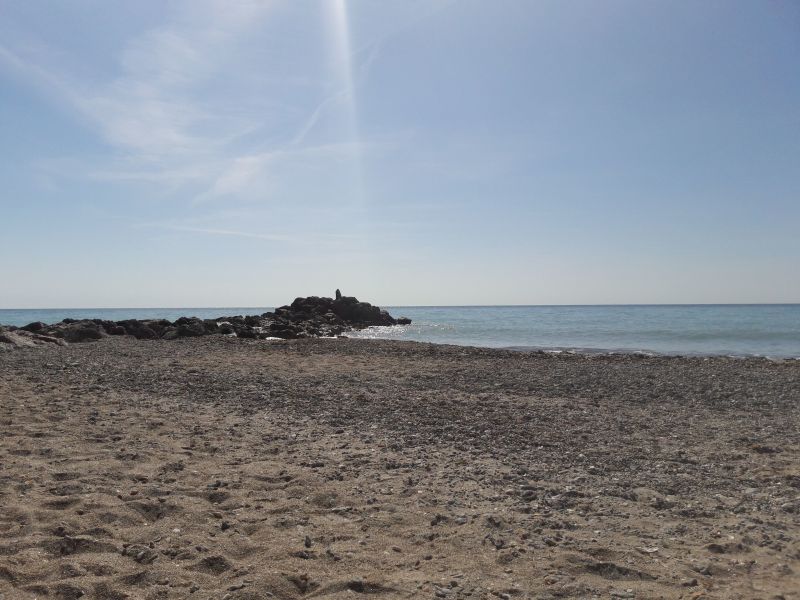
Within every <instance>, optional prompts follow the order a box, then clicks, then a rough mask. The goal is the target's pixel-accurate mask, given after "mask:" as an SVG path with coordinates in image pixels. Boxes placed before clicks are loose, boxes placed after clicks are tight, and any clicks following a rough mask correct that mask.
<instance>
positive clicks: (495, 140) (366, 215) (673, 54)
mask: <svg viewBox="0 0 800 600" xmlns="http://www.w3.org/2000/svg"><path fill="white" fill-rule="evenodd" d="M0 149H1V150H2V160H1V161H0V177H2V181H3V185H2V189H1V190H0V218H2V224H3V227H2V235H0V281H2V282H3V283H2V286H0V307H6V308H11V307H15V308H25V307H56V306H58V307H79V306H87V307H104V306H109V307H110V306H130V307H137V306H272V305H278V304H282V303H284V302H286V301H288V300H291V299H292V298H293V297H295V296H298V295H308V294H316V295H330V294H332V293H333V290H334V289H335V288H336V287H340V288H341V289H342V290H343V291H344V292H345V293H347V294H354V295H357V296H359V297H361V298H363V299H367V300H370V301H374V302H376V303H381V304H387V305H392V304H394V305H398V304H581V303H662V302H663V303H670V302H689V303H691V302H800V267H798V265H800V5H798V4H797V3H796V2H792V1H781V0H775V1H772V2H757V1H748V2H737V1H734V0H727V1H723V2H716V1H712V0H709V1H704V2H696V1H669V2H667V1H664V2H659V1H647V2H641V1H638V0H636V1H634V0H631V1H612V0H607V1H603V2H589V1H563V0H558V1H552V2H547V1H539V2H532V1H529V0H519V1H517V0H503V1H502V2H496V1H491V2H490V1H488V0H487V1H471V0H461V1H459V0H396V1H390V0H374V1H373V0H360V1H344V0H320V1H317V2H315V1H306V0H283V1H280V0H265V1H263V2H262V1H235V0H230V1H218V2H214V1H208V0H192V1H186V2H180V1H172V2H162V1H158V2H151V1H137V2H113V3H112V2H106V1H105V0H69V1H66V0H63V1H57V0H53V1H48V2H44V1H41V0H37V1H31V0H0Z"/></svg>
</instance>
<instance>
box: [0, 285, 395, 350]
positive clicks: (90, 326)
mask: <svg viewBox="0 0 800 600" xmlns="http://www.w3.org/2000/svg"><path fill="white" fill-rule="evenodd" d="M336 291H337V294H336V298H335V299H333V298H325V297H317V296H309V297H308V298H297V299H295V301H294V302H292V303H291V304H290V305H288V306H281V307H280V308H276V309H275V311H274V312H267V313H264V314H262V315H247V316H241V315H238V316H231V317H218V318H216V319H199V318H197V317H181V318H180V319H178V320H176V321H175V322H172V321H168V320H166V319H147V320H138V319H126V320H123V321H108V320H104V319H82V320H76V319H64V320H63V321H61V322H60V323H53V324H50V325H48V324H45V323H42V322H39V321H37V322H34V323H30V324H28V325H25V326H24V327H13V326H6V327H0V350H3V349H10V348H13V347H16V346H31V345H40V344H44V343H58V344H64V343H66V342H69V343H80V342H91V341H95V340H99V339H101V338H104V337H108V336H112V335H130V336H133V337H135V338H138V339H145V340H151V339H166V340H171V339H176V338H181V337H196V336H202V335H211V334H221V335H235V336H238V337H243V338H261V339H263V338H283V339H295V338H306V337H332V336H337V335H341V334H343V333H345V332H347V331H350V330H353V329H363V328H364V327H370V326H374V325H407V324H409V323H411V319H407V318H405V317H400V318H394V317H392V316H391V315H390V314H389V313H388V312H386V311H385V310H382V309H380V308H379V307H377V306H373V305H371V304H370V303H369V302H359V301H358V299H356V298H354V297H352V296H342V295H341V292H339V290H336Z"/></svg>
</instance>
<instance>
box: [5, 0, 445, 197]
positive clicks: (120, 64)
mask: <svg viewBox="0 0 800 600" xmlns="http://www.w3.org/2000/svg"><path fill="white" fill-rule="evenodd" d="M274 4H275V2H273V1H270V0H237V1H235V2H231V1H224V0H193V1H188V0H186V1H184V2H179V3H177V4H175V5H172V8H171V9H170V10H169V11H168V12H167V17H166V18H165V21H164V22H163V23H162V24H160V25H159V26H158V27H155V28H151V29H148V30H145V31H140V32H138V33H135V34H134V35H133V36H132V37H131V38H130V39H129V40H126V41H125V42H124V44H123V46H122V50H121V51H120V52H119V54H118V55H117V56H116V57H114V60H113V61H112V64H114V63H115V66H116V68H115V70H114V73H113V75H112V76H111V77H110V78H106V79H105V80H103V79H102V78H101V79H99V80H98V79H96V78H95V79H93V78H90V77H88V76H86V75H85V74H83V75H81V74H79V73H78V72H77V70H75V69H70V68H69V67H65V65H63V64H61V63H60V62H59V61H58V59H57V58H54V57H58V56H59V52H61V50H62V49H59V48H49V49H48V48H47V46H46V44H45V43H44V42H43V41H42V40H40V39H35V38H33V37H31V40H32V43H31V44H12V43H11V42H9V43H8V45H2V44H0V69H5V70H6V71H12V72H14V73H16V74H17V76H20V77H23V78H26V79H27V80H28V82H29V83H30V84H31V85H32V86H34V87H36V88H39V89H40V90H41V91H42V93H43V95H44V96H46V97H47V98H48V99H50V100H51V101H53V102H57V103H58V104H59V105H60V108H62V109H66V110H68V111H71V112H72V113H73V114H75V115H76V116H77V117H78V118H79V119H80V120H81V121H82V122H83V123H85V124H87V125H88V126H89V127H90V128H91V129H92V130H94V131H95V132H97V134H98V136H99V137H100V139H102V140H103V141H104V142H105V143H106V144H107V145H108V146H109V148H110V149H111V150H112V151H111V152H109V153H107V154H106V155H104V156H86V155H84V156H83V157H80V158H75V159H73V160H72V162H71V164H70V167H71V168H72V170H73V173H70V176H71V177H74V172H75V171H78V172H82V173H83V176H84V177H87V178H89V179H92V180H96V181H106V182H132V183H142V184H146V185H152V186H157V187H158V190H159V192H160V193H164V192H165V191H168V192H170V193H172V192H182V193H181V197H183V198H184V199H194V200H195V201H196V202H208V201H211V200H215V199H225V200H231V199H242V200H250V201H252V200H253V199H259V200H263V199H267V198H270V197H271V193H272V192H273V191H274V189H275V188H276V181H278V180H281V179H282V178H284V177H285V174H286V173H295V174H296V173H297V172H299V171H300V170H302V169H303V168H305V167H307V166H308V165H309V164H310V163H311V162H312V161H317V164H323V163H322V162H320V161H346V160H352V159H353V157H354V156H359V155H361V154H360V153H361V151H362V150H364V149H365V148H366V147H367V145H366V144H364V143H363V142H360V141H359V140H357V139H353V138H349V139H348V137H347V136H343V138H342V139H338V140H337V139H331V138H330V135H328V136H327V139H326V137H325V136H323V135H315V134H316V133H317V132H318V128H319V126H320V125H321V124H322V122H323V121H327V120H330V119H336V118H340V117H342V113H343V112H344V110H345V108H346V106H347V104H348V103H352V102H353V100H354V98H353V97H352V96H353V94H355V88H358V87H360V86H363V85H365V84H366V81H367V78H368V77H369V74H370V71H371V69H372V68H373V66H374V65H375V64H376V63H377V61H378V60H379V57H380V54H381V44H382V40H384V39H387V38H389V37H392V36H394V35H397V33H398V32H399V31H402V29H403V28H404V27H405V26H404V25H400V26H396V27H395V26H393V27H392V28H390V29H389V30H387V31H385V32H384V33H383V34H379V35H378V36H377V37H376V38H375V39H372V40H370V41H368V42H367V43H366V44H365V45H362V46H361V47H360V49H358V50H357V51H355V52H354V53H353V54H352V55H351V56H344V57H340V59H341V60H345V61H348V62H350V61H352V72H353V76H354V77H353V81H348V82H345V81H342V80H341V79H337V73H336V72H329V73H327V74H326V73H325V72H324V68H323V70H322V71H316V70H313V69H312V70H311V71H309V72H303V71H302V70H298V69H292V68H288V67H287V66H286V65H282V64H279V63H275V64H272V63H270V64H269V65H265V68H264V73H261V72H259V71H258V70H254V68H256V67H259V66H261V65H260V61H259V60H256V59H254V58H253V54H254V52H256V50H257V49H256V48H254V46H253V40H254V39H256V38H258V39H260V40H261V41H262V42H263V41H264V39H265V38H264V36H263V31H264V30H265V28H266V26H267V25H269V18H270V15H271V14H272V8H273V5H274ZM437 6H438V5H437ZM414 7H415V8H413V10H409V11H408V14H409V15H410V14H413V15H415V16H413V17H412V18H410V19H408V22H409V23H411V22H414V21H416V20H417V19H418V18H420V17H419V15H420V14H427V11H428V9H426V8H425V5H424V4H423V5H414ZM421 9H424V10H421ZM420 11H421V12H420ZM30 35H31V36H32V35H33V34H30ZM30 46H33V47H37V48H44V49H45V51H40V52H35V53H34V52H30V51H29V47H30ZM258 51H259V52H261V53H263V52H264V49H260V50H258ZM269 67H273V68H269ZM274 67H277V68H274ZM348 68H349V67H348ZM334 71H335V69H334ZM315 77H316V79H315ZM226 78H228V79H226ZM237 78H238V79H237ZM221 79H222V80H223V81H226V82H227V81H228V80H229V79H230V81H232V82H238V83H239V84H241V85H242V86H243V88H244V89H246V90H247V93H239V92H238V91H237V89H236V88H232V89H231V90H230V91H227V90H222V89H220V83H219V81H220V80H221ZM243 82H244V83H243ZM223 85H224V84H223ZM231 85H233V83H232V84H231ZM292 86H295V88H294V89H298V90H300V91H299V92H298V93H297V94H288V95H285V90H286V89H287V88H291V87H292ZM271 92H272V93H273V95H277V96H279V97H275V98H273V97H272V96H271V95H270V94H271ZM287 102H288V105H287ZM276 107H277V108H276ZM322 131H323V132H326V133H329V131H328V128H324V129H322ZM40 163H41V164H43V165H48V164H49V165H50V167H51V170H50V171H49V174H51V175H53V176H54V177H56V178H57V177H58V176H59V170H58V168H57V164H58V161H57V160H50V161H47V160H43V161H40ZM81 163H83V165H82V166H81ZM53 166H56V168H55V169H54V170H53V169H52V167H53Z"/></svg>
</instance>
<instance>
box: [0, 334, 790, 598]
mask: <svg viewBox="0 0 800 600" xmlns="http://www.w3.org/2000/svg"><path fill="white" fill-rule="evenodd" d="M798 424H800V361H786V362H771V361H767V360H761V359H746V360H742V359H727V358H712V359H704V358H675V357H672V358H666V357H636V356H613V355H612V356H607V355H603V356H575V355H557V356H556V355H547V354H540V353H520V352H510V351H500V350H483V349H469V348H459V347H452V346H432V345H427V344H416V343H410V342H387V341H371V340H344V339H339V340H299V341H292V342H286V341H281V342H270V341H258V340H243V339H235V338H228V337H223V336H210V337H204V338H196V339H181V340H175V341H144V340H143V341H138V340H134V339H130V338H112V339H105V340H102V341H100V342H96V343H87V344H73V345H70V346H65V347H61V346H49V345H48V346H44V347H39V348H19V349H16V350H14V351H11V352H6V353H0V433H1V434H2V436H0V484H1V485H0V507H2V510H0V598H3V600H10V599H16V598H21V599H23V598H57V599H72V598H90V599H117V598H146V599H160V598H192V599H195V598H197V599H211V598H214V599H220V598H228V599H230V600H233V599H245V598H248V599H256V598H287V599H288V598H304V597H305V598H311V597H319V598H332V599H333V598H360V597H367V596H370V597H383V598H401V597H404V598H408V597H420V598H450V599H456V598H492V599H494V598H501V599H512V598H513V599H516V598H687V599H688V598H694V599H698V598H708V599H711V598H720V599H723V598H724V599H728V598H730V599H733V598H742V599H756V598H761V599H770V600H777V599H778V598H786V599H793V598H800V591H799V590H800V537H799V536H800V460H798V459H799V457H800V437H799V436H798Z"/></svg>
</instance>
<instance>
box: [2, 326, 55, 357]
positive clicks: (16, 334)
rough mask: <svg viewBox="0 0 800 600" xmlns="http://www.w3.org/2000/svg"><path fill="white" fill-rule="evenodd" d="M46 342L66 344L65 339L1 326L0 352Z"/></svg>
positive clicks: (42, 344)
mask: <svg viewBox="0 0 800 600" xmlns="http://www.w3.org/2000/svg"><path fill="white" fill-rule="evenodd" d="M46 344H56V345H58V346H64V345H66V342H65V341H64V340H63V339H60V338H56V337H51V336H48V335H42V334H40V333H33V332H31V331H29V330H26V329H17V328H11V327H8V328H6V327H0V352H4V351H7V350H13V349H15V348H28V347H34V346H44V345H46Z"/></svg>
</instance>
